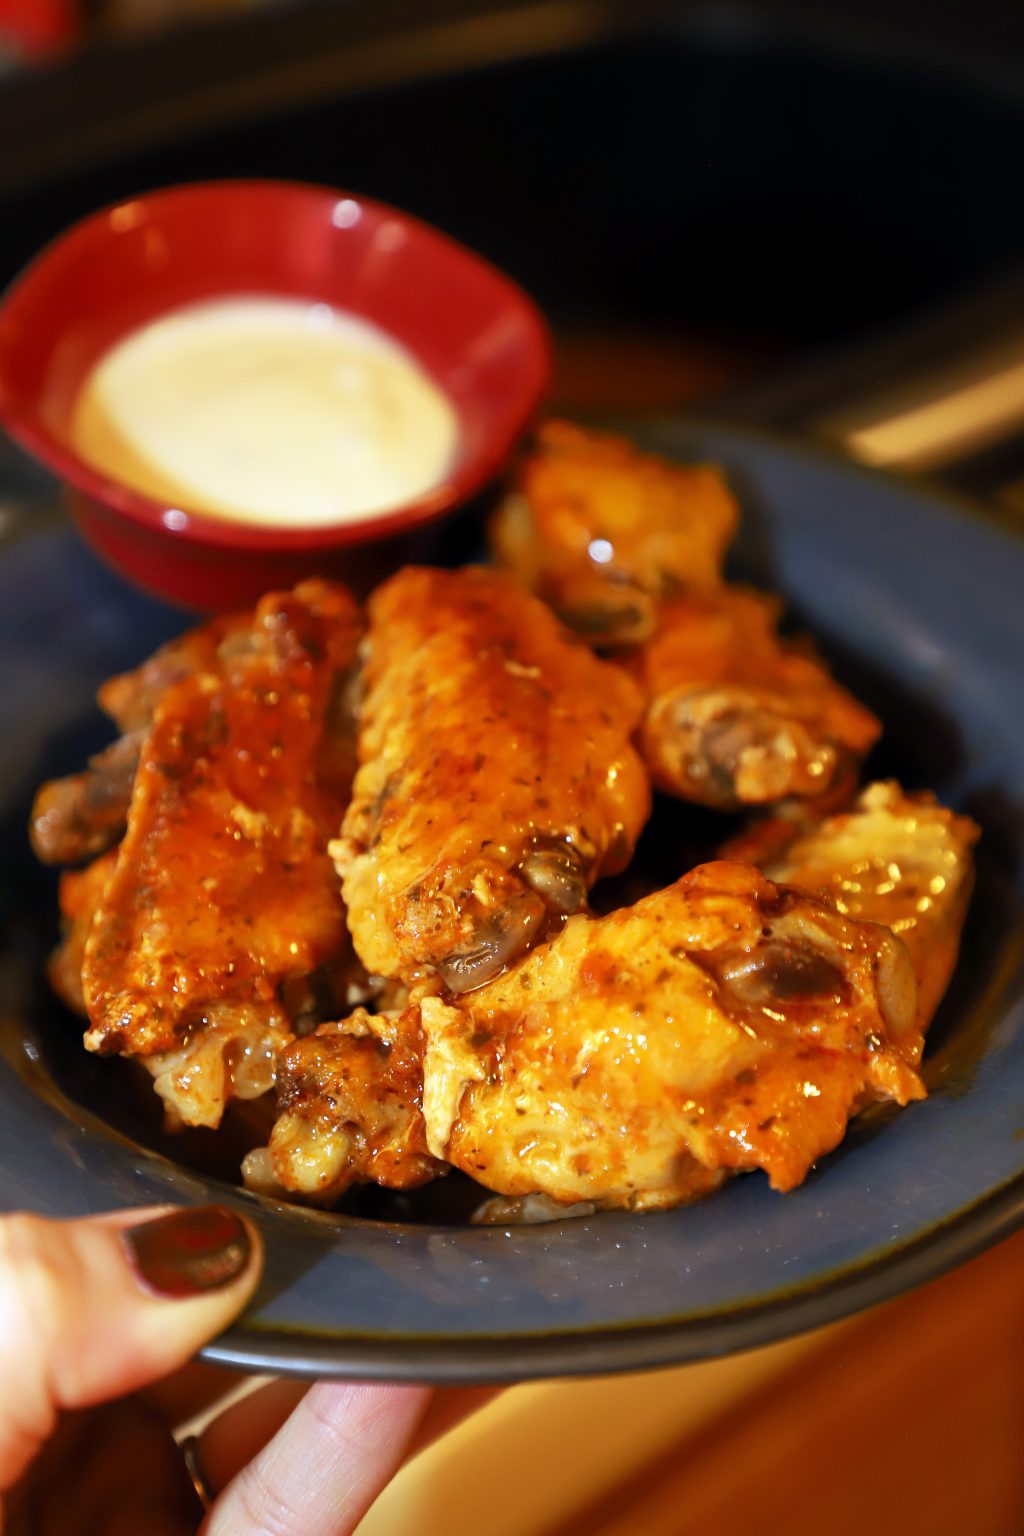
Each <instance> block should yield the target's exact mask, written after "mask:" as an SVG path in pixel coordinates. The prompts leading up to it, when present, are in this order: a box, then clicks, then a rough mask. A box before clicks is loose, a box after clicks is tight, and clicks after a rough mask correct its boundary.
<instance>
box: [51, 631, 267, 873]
mask: <svg viewBox="0 0 1024 1536" xmlns="http://www.w3.org/2000/svg"><path fill="white" fill-rule="evenodd" d="M250 622H251V620H250V616H249V615H248V614H236V615H232V616H231V617H223V618H218V619H212V620H211V621H210V622H209V623H207V624H203V625H200V626H199V628H198V629H193V630H190V631H189V632H188V633H187V634H184V635H181V636H179V637H178V638H176V639H174V640H171V641H169V642H168V644H166V645H163V646H161V647H160V649H159V650H158V651H156V652H155V653H154V655H152V656H151V657H150V658H149V659H148V660H147V661H145V662H143V664H142V666H141V667H138V668H137V669H136V670H135V671H134V672H125V673H123V674H121V675H120V676H119V677H112V678H110V679H109V680H108V681H107V682H105V683H104V684H103V686H102V688H100V690H99V693H98V694H97V702H98V703H99V706H100V708H101V709H102V710H104V712H105V713H106V714H108V715H109V716H110V718H111V719H112V720H113V721H114V722H115V724H116V725H117V726H118V727H119V729H120V731H121V735H120V736H119V737H118V738H117V740H116V741H113V742H112V743H111V744H110V746H109V747H106V748H104V750H103V751H102V752H98V753H97V754H96V755H95V757H92V758H90V760H89V763H88V765H87V767H86V768H85V770H84V771H83V772H82V773H74V774H70V775H69V776H68V777H67V778H63V779H51V780H50V781H49V782H48V783H46V784H43V785H42V786H41V788H40V789H39V791H38V793H37V794H36V798H35V803H34V805H33V807H32V815H31V818H30V822H29V837H30V840H31V843H32V847H33V851H34V852H35V854H36V857H37V858H38V859H40V860H41V861H42V862H43V863H44V864H77V863H79V862H80V861H81V860H83V859H90V858H94V857H95V856H96V855H97V854H99V853H103V852H104V851H105V850H106V849H107V848H110V847H111V846H112V845H113V844H114V843H116V842H117V841H118V840H119V839H120V838H121V837H122V836H123V834H124V829H125V825H126V823H127V820H128V807H129V805H130V804H131V797H132V785H133V784H134V782H135V772H136V769H137V768H138V765H139V753H140V751H141V750H142V741H143V736H144V734H145V732H146V730H147V728H148V727H149V725H150V723H151V722H152V719H153V711H154V709H155V708H156V705H157V702H158V700H159V699H160V698H161V697H162V696H163V694H164V693H165V692H166V691H167V689H168V688H169V687H171V686H172V685H173V684H174V683H177V682H180V681H181V680H182V678H185V677H188V676H189V675H190V674H191V673H193V672H200V671H204V670H208V669H209V668H211V667H215V666H216V664H217V653H218V650H219V648H220V646H221V645H222V643H223V642H224V640H225V639H226V638H227V636H229V635H230V634H232V633H239V632H243V631H244V630H246V629H247V628H248V626H249V623H250Z"/></svg>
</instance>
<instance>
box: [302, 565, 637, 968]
mask: <svg viewBox="0 0 1024 1536" xmlns="http://www.w3.org/2000/svg"><path fill="white" fill-rule="evenodd" d="M369 615H370V625H369V631H368V635H367V641H366V646H365V651H366V661H365V672H364V679H365V698H364V702H363V706H362V710H361V713H360V727H359V756H360V763H361V766H360V768H359V771H358V774H357V776H356V781H355V785H354V789H353V796H352V804H351V807H350V808H349V811H348V814H347V815H346V817H345V821H344V826H343V831H342V836H341V838H340V839H338V841H337V842H336V843H335V844H334V845H333V846H332V853H333V855H334V858H335V860H336V862H337V867H338V873H339V875H340V876H341V877H342V879H343V882H344V887H343V888H344V896H345V903H346V906H347V908H348V915H349V926H350V929H351V933H352V939H353V943H354V945H355V948H356V951H357V953H358V955H359V957H360V959H361V960H362V962H363V964H364V965H365V966H366V968H367V970H368V971H370V972H371V973H373V974H376V975H379V976H383V977H388V978H393V979H398V980H401V981H403V982H406V983H408V984H417V983H418V984H427V985H434V986H438V985H443V986H445V987H446V988H448V990H450V991H452V992H462V991H465V990H466V989H468V988H472V987H477V986H480V985H482V984H483V983H484V982H486V981H488V980H490V979H491V978H492V977H493V976H495V975H496V974H497V973H498V972H499V971H500V970H502V969H503V968H504V967H505V966H506V965H509V964H511V963H512V962H513V961H514V960H515V959H516V958H517V957H518V956H519V955H520V954H522V953H523V952H524V951H525V950H527V949H528V948H529V947H530V945H531V944H533V943H535V942H537V941H538V940H539V939H540V938H541V937H542V936H543V934H544V932H545V930H547V929H550V927H551V926H552V925H557V924H558V923H559V922H561V921H562V920H563V918H564V917H565V916H566V915H567V914H569V913H571V912H575V911H579V910H581V909H583V908H585V906H586V902H587V892H588V890H589V888H590V886H591V885H592V884H593V882H594V881H595V880H596V879H597V878H598V877H599V876H600V875H602V874H612V873H615V872H617V871H618V870H620V869H622V868H623V867H624V866H625V865H626V863H627V862H628V860H629V857H630V855H631V853H632V850H633V846H634V844H635V841H636V838H637V835H638V834H639V832H640V829H641V828H642V826H643V824H644V821H645V820H646V818H647V814H648V810H649V806H650V788H649V782H648V778H647V774H646V772H645V771H644V768H643V765H642V764H641V762H640V759H639V757H638V756H637V754H636V752H635V750H634V748H633V747H632V745H631V743H630V736H631V734H632V732H633V730H634V729H635V727H636V725H637V723H638V721H639V717H640V699H639V695H638V694H637V691H636V687H635V685H634V684H633V683H632V682H631V681H630V679H629V678H628V677H627V676H626V675H625V673H624V672H622V671H621V670H620V669H618V668H614V667H612V666H610V665H608V664H607V663H605V662H602V661H599V660H598V659H597V658H596V657H595V656H594V655H593V654H592V653H591V652H590V651H589V650H588V649H587V647H586V646H584V645H582V644H581V643H580V642H579V641H577V640H576V639H575V637H573V636H571V635H569V634H568V632H567V631H565V630H563V628H562V627H561V625H560V624H559V623H558V622H557V620H556V619H555V618H554V617H553V616H552V614H551V613H550V611H549V610H548V609H547V608H546V607H545V606H544V605H543V604H542V603H540V602H538V601H537V600H536V599H535V598H532V597H530V596H529V595H528V594H527V593H525V592H524V591H523V589H522V588H521V587H520V586H519V585H518V584H517V583H516V582H515V581H514V580H513V579H512V578H511V577H509V576H507V575H505V574H504V573H502V572H500V571H495V570H490V569H486V570H485V569H472V568H470V569H466V570H461V571H440V570H426V569H415V568H410V569H406V570H404V571H402V572H400V573H399V574H398V575H397V576H395V577H393V578H392V579H391V580H390V581H388V582H386V583H385V584H384V585H383V586H382V587H380V588H379V589H378V590H377V592H376V593H375V594H374V596H373V598H372V599H371V601H370V604H369Z"/></svg>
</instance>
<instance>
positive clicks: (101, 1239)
mask: <svg viewBox="0 0 1024 1536" xmlns="http://www.w3.org/2000/svg"><path fill="white" fill-rule="evenodd" d="M261 1263H262V1250H261V1246H260V1242H259V1238H258V1236H257V1234H256V1233H255V1231H254V1230H253V1228H252V1227H250V1226H249V1224H248V1223H247V1222H243V1221H242V1219H241V1217H239V1216H237V1215H236V1214H235V1213H234V1212H233V1211H230V1210H228V1209H227V1208H226V1207H224V1206H216V1205H210V1206H199V1207H192V1208H189V1209H186V1210H168V1209H166V1208H157V1209H155V1210H154V1209H149V1210H141V1211H117V1212H115V1213H113V1214H111V1215H109V1216H96V1217H91V1218H89V1219H87V1220H81V1221H45V1220H43V1219H42V1218H40V1217H37V1216H27V1215H21V1214H17V1215H12V1216H5V1217H2V1218H0V1381H2V1382H3V1393H2V1396H0V1490H2V1489H4V1488H9V1487H10V1486H11V1484H12V1483H13V1482H15V1481H16V1479H17V1478H18V1477H19V1476H20V1475H21V1473H22V1472H23V1471H24V1469H25V1467H26V1466H27V1464H28V1463H29V1461H31V1459H32V1457H33V1456H34V1455H35V1453H36V1451H37V1450H38V1449H39V1447H40V1446H41V1445H42V1443H43V1441H44V1440H46V1439H47V1437H48V1436H49V1435H50V1433H51V1432H52V1430H53V1428H54V1425H55V1423H56V1420H57V1415H58V1414H59V1413H60V1411H61V1410H62V1409H71V1408H85V1407H88V1406H90V1405H91V1404H93V1403H98V1402H103V1401H106V1400H107V1399H109V1398H115V1397H121V1396H123V1395H124V1394H125V1393H127V1392H132V1391H135V1390H136V1389H137V1388H138V1387H142V1386H145V1385H146V1384H148V1383H150V1382H153V1381H157V1380H159V1379H160V1378H161V1377H163V1376H166V1375H167V1374H168V1373H169V1372H171V1371H173V1370H175V1369H176V1368H177V1367H178V1366H180V1365H183V1364H184V1363H185V1361H186V1360H188V1359H189V1358H190V1357H191V1356H192V1355H193V1354H195V1352H196V1350H197V1349H199V1348H200V1346H201V1345H203V1344H205V1343H206V1341H207V1340H208V1339H211V1338H213V1337H214V1336H215V1335H216V1334H218V1333H220V1332H221V1330H222V1329H223V1328H225V1327H226V1326H227V1325H228V1323H229V1322H231V1320H232V1318H234V1317H235V1316H236V1314H237V1313H238V1312H240V1311H241V1309H242V1307H243V1306H244V1305H245V1303H246V1302H247V1301H248V1299H249V1297H250V1296H251V1295H252V1293H253V1290H254V1289H255V1287H256V1282H257V1280H258V1279H259V1272H260V1268H261Z"/></svg>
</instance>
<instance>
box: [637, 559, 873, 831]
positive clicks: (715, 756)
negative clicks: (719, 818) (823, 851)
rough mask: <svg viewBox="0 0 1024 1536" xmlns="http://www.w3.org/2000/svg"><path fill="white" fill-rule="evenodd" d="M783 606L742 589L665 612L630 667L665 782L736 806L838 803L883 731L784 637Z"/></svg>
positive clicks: (650, 747)
mask: <svg viewBox="0 0 1024 1536" xmlns="http://www.w3.org/2000/svg"><path fill="white" fill-rule="evenodd" d="M777 618H778V604H777V603H776V601H775V600H774V599H772V598H768V597H765V596H763V595H761V594H760V593H756V592H751V591H747V590H745V589H741V588H738V587H729V588H726V587H722V588H720V589H719V590H718V591H717V592H714V593H703V594H695V593H691V594H689V595H687V596H685V597H679V598H676V599H674V600H672V601H671V602H668V603H665V604H663V606H662V609H661V613H660V617H659V621H658V627H657V631H656V633H655V635H654V637H653V638H652V639H651V640H650V641H648V643H647V644H646V645H644V646H641V647H639V648H638V649H637V650H636V651H635V652H633V653H631V655H630V656H629V658H628V659H627V660H626V661H625V663H624V664H625V665H626V666H627V667H628V668H629V670H630V672H631V673H632V675H633V676H634V677H635V678H636V679H637V681H638V682H639V683H640V686H641V688H642V689H643V692H644V695H645V698H646V700H647V711H646V715H645V717H644V723H643V729H642V732H641V742H642V747H643V752H644V757H645V759H646V761H647V764H648V766H649V768H650V770H651V774H652V776H653V778H654V781H655V783H656V784H658V785H659V786H660V787H661V788H662V789H666V790H668V791H669V792H670V793H672V794H676V795H680V796H681V797H682V798H683V799H685V800H694V801H697V802H699V803H700V804H702V805H710V806H715V807H717V808H719V809H723V810H731V809H734V808H735V807H737V806H740V805H759V804H765V803H768V802H771V801H775V800H782V799H784V798H786V797H790V796H796V797H801V798H812V797H814V798H816V797H818V796H823V795H832V794H834V793H835V792H836V791H837V788H841V787H842V783H843V781H844V780H845V779H846V778H850V779H852V776H853V773H854V769H855V763H856V760H857V759H858V758H860V757H862V756H863V755H864V754H865V753H866V752H867V751H868V750H869V748H870V747H871V746H873V744H874V742H875V741H876V740H877V738H878V736H879V733H880V730H881V726H880V724H879V721H878V720H877V719H876V718H875V716H874V715H873V714H872V713H871V712H870V710H868V709H865V708H864V706H863V705H862V704H859V703H858V702H857V700H856V699H854V698H853V697H852V695H851V694H849V693H847V691H846V690H845V688H842V687H840V685H839V684H838V683H837V682H835V681H834V680H833V679H832V678H831V677H830V676H829V674H828V672H827V671H826V670H825V667H824V666H823V665H822V663H821V662H820V661H818V660H817V659H816V658H815V657H814V656H813V655H811V654H810V652H809V651H808V650H807V649H806V648H805V647H801V648H798V647H796V646H793V645H788V644H785V643H783V642H782V641H781V640H780V639H779V637H778V635H777V634H776V622H777Z"/></svg>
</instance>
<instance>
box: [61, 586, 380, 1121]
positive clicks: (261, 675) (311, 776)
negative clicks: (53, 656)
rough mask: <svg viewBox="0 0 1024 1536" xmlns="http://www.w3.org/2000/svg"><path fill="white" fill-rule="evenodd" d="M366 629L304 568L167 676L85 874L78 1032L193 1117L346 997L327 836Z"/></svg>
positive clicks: (199, 1117)
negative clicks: (123, 807)
mask: <svg viewBox="0 0 1024 1536" xmlns="http://www.w3.org/2000/svg"><path fill="white" fill-rule="evenodd" d="M359 631H360V626H359V621H358V616H357V612H356V609H355V606H354V604H353V603H352V600H351V598H350V597H349V596H348V594H347V593H346V592H345V591H344V590H343V589H341V588H338V587H332V586H330V585H328V584H326V583H323V582H307V583H304V584H303V585H302V586H300V587H299V588H297V589H296V591H295V593H294V594H271V595H270V596H268V597H266V598H264V599H263V600H262V602H261V603H260V604H259V606H258V607H257V609H256V611H255V614H254V615H253V616H252V617H251V619H250V621H249V623H248V624H247V625H246V626H245V628H244V629H243V628H241V627H236V628H234V629H233V630H232V632H231V633H230V635H227V636H225V635H222V636H221V638H220V642H219V644H218V646H217V649H216V654H215V657H214V658H213V659H212V660H211V663H210V665H209V666H202V667H200V669H198V670H192V671H190V672H188V673H187V675H185V676H182V677H181V678H179V680H178V681H176V682H173V683H171V684H170V685H169V686H167V687H165V688H164V690H163V691H162V692H161V693H160V695H159V697H158V698H157V699H156V700H155V702H154V705H153V716H152V722H151V724H150V725H149V727H148V729H146V730H145V732H144V734H143V744H142V750H141V756H140V760H139V765H138V770H137V772H136V775H135V779H134V785H133V790H132V799H131V809H130V813H129V817H128V829H127V832H126V834H125V837H124V840H123V841H122V842H121V844H120V845H119V847H118V849H117V852H116V858H115V859H114V861H113V867H112V869H111V870H110V872H109V877H108V878H107V879H106V880H105V881H103V883H102V888H101V889H99V890H98V891H97V889H96V888H95V887H94V888H93V889H92V890H91V891H90V892H89V893H88V894H89V895H90V897H91V898H92V899H93V900H94V901H95V911H94V915H93V917H92V921H91V924H90V925H89V928H88V934H87V937H86V938H85V942H84V951H83V956H82V992H83V996H84V1001H85V1005H86V1009H87V1012H88V1018H89V1029H88V1031H87V1033H86V1037H85V1043H86V1045H87V1047H88V1048H89V1049H90V1050H94V1051H99V1052H103V1053H111V1052H120V1053H121V1054H123V1055H129V1056H140V1057H144V1058H146V1064H147V1066H149V1068H150V1070H151V1071H153V1073H154V1075H155V1076H156V1079H157V1081H156V1087H157V1090H158V1092H160V1093H161V1095H162V1096H163V1097H164V1099H165V1101H166V1102H167V1103H168V1104H169V1105H170V1106H171V1107H172V1108H173V1109H174V1110H176V1111H177V1113H178V1114H180V1116H181V1117H182V1118H183V1119H185V1120H186V1121H188V1122H189V1123H192V1124H208V1125H212V1124H216V1123H217V1121H218V1120H219V1118H220V1114H221V1112H222V1110H223V1107H224V1103H225V1100H226V1098H227V1097H229V1096H230V1095H231V1094H232V1093H235V1094H237V1095H238V1096H240V1097H254V1096H256V1095H257V1094H259V1093H262V1092H264V1091H266V1089H267V1088H269V1087H270V1086H271V1084H272V1082H273V1075H274V1065H275V1058H276V1053H277V1051H278V1050H279V1049H280V1047H281V1045H282V1044H284V1043H286V1042H287V1041H288V1040H289V1039H290V1038H291V1036H292V1030H293V1026H294V1024H295V1023H296V1021H298V1020H301V1019H302V1018H303V1016H310V1015H312V1014H314V1013H316V1014H318V1016H319V1017H321V1018H322V1017H324V1014H325V1012H326V1013H327V1016H330V1014H331V1013H335V1014H336V1012H337V1011H338V1009H339V1007H341V1006H344V999H343V997H342V996H339V995H338V986H337V985H336V983H337V982H338V980H339V974H340V971H341V969H342V968H343V966H344V962H345V959H346V956H347V951H348V944H347V935H346V929H345V913H344V907H343V905H342V901H341V895H340V891H339V890H338V882H337V878H336V876H335V873H334V869H333V866H332V864H331V861H330V859H329V857H328V855H327V841H328V838H329V836H330V835H331V833H332V832H333V831H334V829H335V828H336V827H337V824H338V821H339V819H340V817H341V815H342V814H343V812H344V809H345V806H346V805H347V801H348V792H349V786H350V783H351V777H352V772H353V769H354V728H353V724H352V720H351V712H350V702H351V700H350V676H351V672H352V668H353V664H354V662H355V658H356V650H357V645H358V639H359ZM98 883H99V880H98V877H97V884H98ZM78 894H81V893H78ZM73 933H74V930H73ZM318 994H322V996H318ZM311 1023H312V1019H311Z"/></svg>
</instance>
